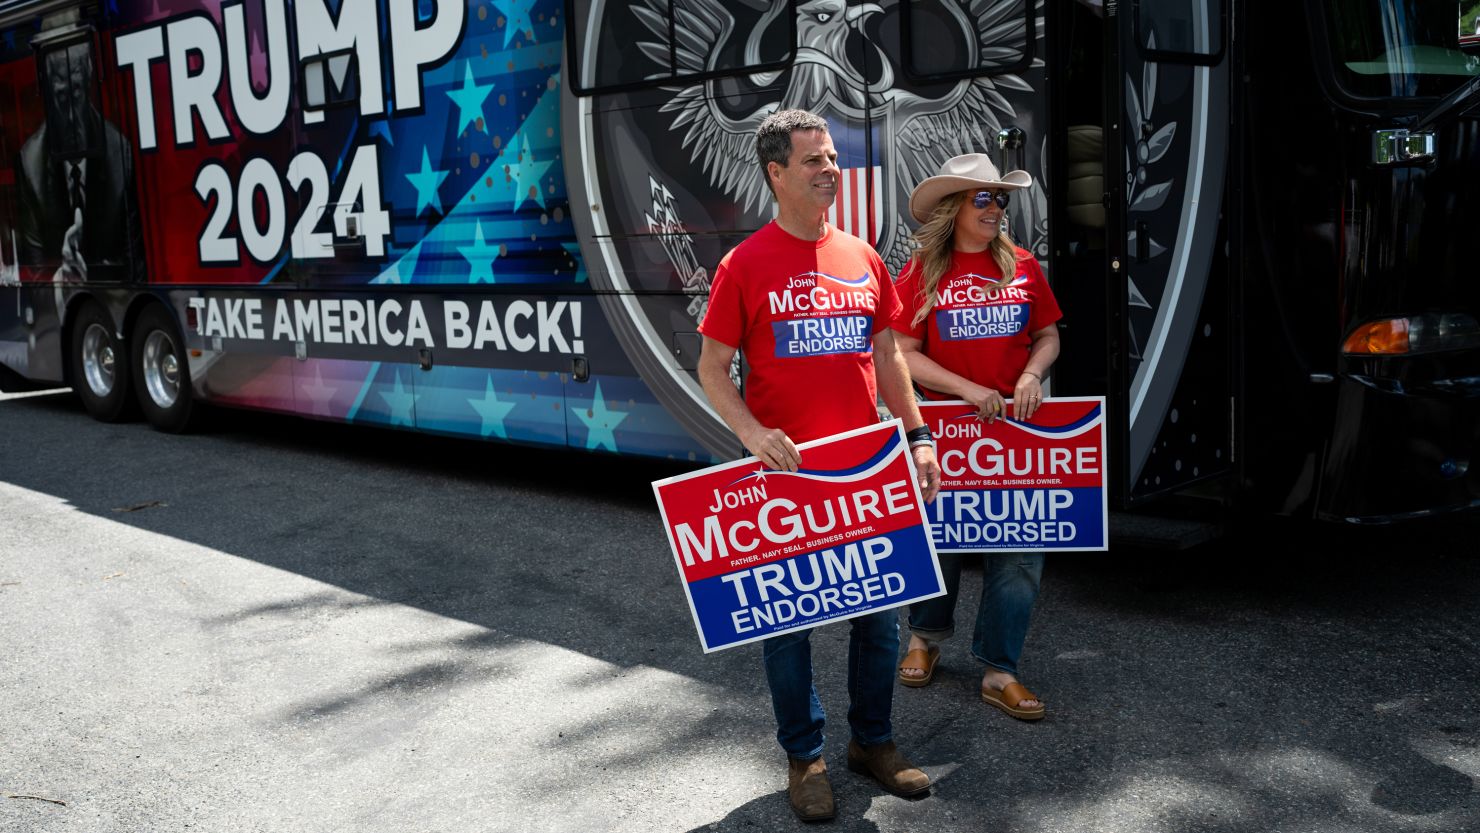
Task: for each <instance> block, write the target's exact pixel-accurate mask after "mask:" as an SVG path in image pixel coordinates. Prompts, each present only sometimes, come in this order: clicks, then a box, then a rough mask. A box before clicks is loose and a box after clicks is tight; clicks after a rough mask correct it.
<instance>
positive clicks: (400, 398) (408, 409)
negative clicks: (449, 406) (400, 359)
mask: <svg viewBox="0 0 1480 833" xmlns="http://www.w3.org/2000/svg"><path fill="white" fill-rule="evenodd" d="M380 398H381V399H384V400H385V404H386V405H387V406H388V407H389V408H390V409H391V413H390V420H391V425H404V426H406V427H407V428H411V427H414V426H415V425H416V417H415V416H414V415H413V409H414V408H415V407H416V400H418V399H420V398H421V396H420V395H419V394H415V393H411V392H410V391H408V390H406V388H405V387H404V386H402V384H401V371H399V370H397V371H396V386H395V389H394V390H392V391H390V392H386V391H381V392H380Z"/></svg>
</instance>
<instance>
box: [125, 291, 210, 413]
mask: <svg viewBox="0 0 1480 833" xmlns="http://www.w3.org/2000/svg"><path fill="white" fill-rule="evenodd" d="M131 341H132V353H133V360H132V367H133V369H134V372H135V373H137V374H138V383H137V385H136V388H137V390H138V395H139V407H140V408H142V409H143V411H144V418H145V419H147V420H149V424H150V425H152V426H154V427H155V428H156V429H158V430H160V431H167V432H169V433H171V434H181V433H184V432H186V431H189V430H190V429H191V428H192V427H193V426H194V424H195V419H196V415H197V414H199V413H200V407H199V405H197V403H196V402H195V398H194V397H192V396H191V395H190V366H189V364H188V363H187V362H186V359H185V351H184V349H183V347H184V342H183V341H182V340H181V339H180V336H179V334H178V333H177V332H176V330H175V324H174V322H173V321H171V320H170V316H169V313H168V312H166V311H165V309H164V307H161V306H158V305H155V306H150V307H148V308H147V309H145V310H144V311H143V312H141V313H139V320H138V321H137V322H136V323H135V324H134V336H133V339H132V340H131Z"/></svg>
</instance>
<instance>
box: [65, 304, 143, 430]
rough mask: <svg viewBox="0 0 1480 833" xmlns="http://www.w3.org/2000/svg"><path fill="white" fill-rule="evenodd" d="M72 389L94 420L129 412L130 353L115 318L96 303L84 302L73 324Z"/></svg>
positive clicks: (114, 419)
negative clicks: (120, 334)
mask: <svg viewBox="0 0 1480 833" xmlns="http://www.w3.org/2000/svg"><path fill="white" fill-rule="evenodd" d="M70 359H71V363H72V389H73V390H75V391H77V395H78V396H79V397H80V398H81V399H82V405H83V407H85V408H87V412H88V413H89V414H92V417H93V419H98V420H102V421H103V422H118V421H119V420H121V419H123V418H124V417H126V416H128V415H129V410H130V407H131V406H132V404H133V402H132V400H131V399H130V396H129V372H128V356H127V354H126V350H125V345H124V344H123V343H122V342H121V341H119V340H118V335H117V334H116V333H115V332H114V331H113V321H112V319H110V318H109V317H108V314H107V313H106V312H104V311H103V308H102V307H99V306H98V305H97V304H94V303H88V304H84V305H83V306H82V307H81V308H80V309H78V311H77V320H76V321H75V322H74V323H73V324H72V352H71V355H70Z"/></svg>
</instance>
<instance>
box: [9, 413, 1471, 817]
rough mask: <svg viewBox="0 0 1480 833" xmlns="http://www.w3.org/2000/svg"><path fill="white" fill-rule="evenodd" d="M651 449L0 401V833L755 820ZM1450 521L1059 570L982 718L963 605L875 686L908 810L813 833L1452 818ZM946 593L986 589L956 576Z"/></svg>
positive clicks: (1459, 618) (765, 771) (1454, 616)
mask: <svg viewBox="0 0 1480 833" xmlns="http://www.w3.org/2000/svg"><path fill="white" fill-rule="evenodd" d="M678 471H680V470H679V469H675V468H673V467H671V466H666V465H663V464H658V463H651V462H644V461H634V460H630V459H619V458H615V457H611V456H592V455H582V454H574V453H568V452H563V451H546V450H538V449H528V448H516V447H510V446H502V445H494V444H481V443H475V442H470V441H465V440H455V439H447V438H437V437H428V436H420V435H414V434H406V433H394V432H389V431H382V430H368V429H360V428H352V427H347V426H339V425H329V424H322V423H315V422H310V421H305V420H298V419H293V418H288V417H279V416H273V415H266V414H253V413H237V412H224V413H221V414H218V415H217V418H216V419H215V420H214V422H213V424H212V426H211V427H210V428H209V429H208V430H206V431H205V432H203V433H200V434H195V435H190V436H182V437H177V436H167V435H163V434H159V433H156V432H154V431H152V430H150V429H149V428H148V427H147V426H145V425H143V424H139V423H132V424H120V425H104V424H100V423H97V422H94V421H92V420H90V419H89V418H88V417H87V416H86V415H85V414H84V413H83V411H82V409H81V407H80V406H79V405H78V404H77V403H76V400H75V399H73V398H72V397H71V396H70V395H67V394H56V393H52V394H40V395H25V396H13V395H0V831H6V833H10V831H16V832H17V833H21V832H24V833H33V832H34V833H54V832H55V833H60V832H61V831H66V833H74V832H75V833H112V831H129V833H139V832H140V831H167V830H168V831H180V830H190V831H197V830H198V831H212V832H214V831H219V832H220V833H251V831H284V833H328V832H330V831H346V832H347V833H348V832H349V831H355V832H356V833H359V832H360V831H364V832H365V833H380V831H386V832H387V833H389V831H396V833H403V832H404V831H418V833H420V831H448V832H449V833H475V832H476V831H500V833H502V831H509V832H510V833H515V832H516V831H518V832H520V833H522V832H523V831H560V833H566V832H567V831H568V832H569V833H586V831H680V832H683V831H704V830H721V831H748V832H749V831H773V830H783V831H784V830H800V829H805V828H804V826H803V825H801V824H800V823H798V822H797V821H795V820H794V818H793V817H792V816H791V813H790V811H789V810H788V809H787V805H786V797H785V791H784V790H785V772H786V770H785V764H784V759H783V757H782V755H781V753H780V751H779V748H778V747H777V746H776V744H775V741H774V739H773V734H774V723H773V720H772V718H771V715H770V707H769V700H768V697H767V695H766V686H765V682H764V678H763V675H762V672H761V669H760V659H759V649H758V647H757V646H754V645H751V646H744V647H741V648H737V649H733V650H728V651H722V652H718V653H715V654H710V655H705V654H703V653H702V652H701V651H700V649H699V647H698V640H697V638H696V636H695V634H694V630H693V624H692V621H691V619H690V617H689V613H688V610H687V607H686V605H685V603H684V599H683V594H682V591H681V589H680V587H679V583H678V579H677V571H676V570H675V569H674V564H673V560H672V557H671V556H670V555H669V554H668V553H667V549H666V544H665V541H664V536H663V532H662V529H661V526H660V522H659V520H658V515H657V511H656V508H655V506H654V504H653V501H652V494H651V490H650V488H649V486H648V484H649V482H650V481H652V480H654V479H657V478H660V477H665V476H668V475H671V474H674V473H677V472H678ZM1477 541H1480V518H1476V517H1474V516H1470V517H1466V518H1448V519H1443V520H1440V521H1437V522H1430V523H1424V524H1418V525H1415V526H1407V527H1401V528H1382V529H1362V530H1352V529H1343V528H1329V527H1317V528H1311V527H1304V526H1296V525H1272V526H1268V527H1260V528H1258V529H1244V530H1241V534H1240V536H1239V537H1238V538H1236V539H1232V540H1224V541H1221V542H1218V543H1217V544H1215V545H1211V546H1207V547H1203V548H1200V549H1197V550H1194V551H1192V552H1189V553H1181V554H1160V553H1152V552H1142V551H1135V550H1127V549H1123V548H1118V547H1117V548H1113V549H1112V551H1111V552H1110V553H1108V554H1072V555H1068V554H1066V555H1057V556H1051V557H1050V560H1049V564H1048V568H1047V570H1046V572H1045V576H1044V587H1043V594H1042V596H1041V598H1040V601H1039V606H1038V610H1037V613H1036V614H1035V619H1034V624H1033V628H1032V630H1031V632H1030V634H1029V638H1028V643H1027V646H1026V650H1025V652H1024V658H1023V668H1022V671H1023V679H1024V681H1025V682H1026V683H1027V684H1028V685H1029V686H1030V687H1031V688H1033V689H1034V691H1036V692H1037V693H1038V694H1039V695H1040V696H1041V697H1042V698H1043V700H1044V701H1045V702H1046V703H1047V705H1048V718H1047V719H1046V720H1044V721H1042V722H1041V723H1038V724H1025V723H1019V722H1016V721H1013V720H1010V719H1008V718H1007V717H1005V716H1003V715H1002V714H1000V713H998V712H996V711H995V710H992V709H990V708H989V707H987V706H985V705H984V704H982V703H981V702H980V701H979V700H978V699H977V696H976V687H977V683H978V680H979V674H980V671H979V666H978V665H977V663H976V662H975V661H974V660H972V659H971V658H970V656H969V654H968V645H967V637H966V634H967V633H968V632H969V623H970V621H971V617H972V615H973V613H974V604H963V605H962V606H961V608H960V609H959V610H958V612H957V615H958V629H959V631H960V634H959V635H958V636H957V637H956V638H955V639H954V640H952V641H951V642H949V643H947V645H946V650H945V654H944V658H943V660H942V663H941V666H940V668H939V669H938V671H937V681H936V682H935V683H934V684H932V685H931V686H929V687H927V688H924V689H906V688H902V687H900V688H896V695H895V725H896V736H897V738H898V740H899V743H900V746H901V748H902V749H903V750H904V751H905V752H906V753H907V754H908V755H910V756H911V757H912V758H913V759H914V760H915V761H916V762H917V763H919V764H920V765H922V766H923V767H924V768H925V770H926V771H927V772H928V773H930V775H931V776H932V777H933V778H934V779H935V786H934V788H933V789H932V791H931V793H930V794H929V795H928V796H927V797H925V798H923V799H918V800H912V801H911V800H904V799H900V798H895V797H892V796H889V795H886V794H884V793H882V792H881V791H880V790H878V789H877V788H876V787H875V786H873V785H872V784H871V783H869V782H867V781H864V780H862V779H860V778H859V777H858V776H856V775H854V774H852V773H849V772H848V771H847V770H846V768H845V766H844V751H845V746H846V742H847V736H846V735H847V732H846V722H845V720H844V714H845V712H846V709H847V697H846V679H845V678H846V665H847V662H846V660H847V657H846V646H847V626H846V625H837V626H830V627H824V628H822V629H820V630H818V631H817V632H816V634H815V635H814V646H815V653H814V661H815V664H816V667H817V677H818V684H819V689H820V691H821V695H822V700H823V703H824V704H825V706H826V707H827V708H828V710H829V714H830V715H831V717H832V720H831V721H830V723H829V728H830V729H831V730H832V731H830V734H829V739H828V749H827V753H826V754H827V758H828V763H829V766H830V768H831V771H832V776H833V784H834V787H835V790H836V793H837V796H838V801H839V816H838V818H837V820H836V821H834V822H831V823H829V824H826V825H822V826H820V827H814V828H811V829H824V830H835V831H942V833H946V832H947V831H963V832H964V831H993V832H994V833H996V832H997V831H1003V833H1007V832H1009V831H1045V832H1049V831H1168V833H1173V832H1176V833H1181V832H1182V831H1248V833H1254V832H1255V831H1258V832H1259V833H1266V831H1302V832H1304V831H1312V832H1314V833H1324V832H1325V831H1436V832H1440V833H1444V832H1447V831H1454V833H1460V832H1461V831H1465V832H1468V831H1476V830H1480V790H1477V779H1480V604H1477V600H1480V555H1477V554H1476V553H1477V551H1480V546H1477ZM965 584H966V590H965V594H964V595H965V598H967V599H974V597H975V594H976V592H977V591H978V588H979V586H980V573H979V572H978V571H975V570H972V571H968V573H967V576H966V579H965Z"/></svg>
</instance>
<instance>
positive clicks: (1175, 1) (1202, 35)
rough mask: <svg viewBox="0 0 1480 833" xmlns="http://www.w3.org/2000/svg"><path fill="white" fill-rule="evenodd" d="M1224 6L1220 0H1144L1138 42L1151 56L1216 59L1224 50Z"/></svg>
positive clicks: (1139, 11) (1138, 6)
mask: <svg viewBox="0 0 1480 833" xmlns="http://www.w3.org/2000/svg"><path fill="white" fill-rule="evenodd" d="M1221 7H1222V3H1220V2H1218V0H1140V2H1138V3H1137V4H1136V45H1137V46H1139V47H1140V48H1141V52H1142V53H1143V54H1145V55H1146V56H1147V57H1155V58H1158V59H1161V60H1173V61H1178V60H1180V61H1182V62H1185V63H1193V64H1198V63H1214V62H1216V59H1217V57H1218V55H1220V54H1221V53H1222V51H1223V15H1222V8H1221Z"/></svg>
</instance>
